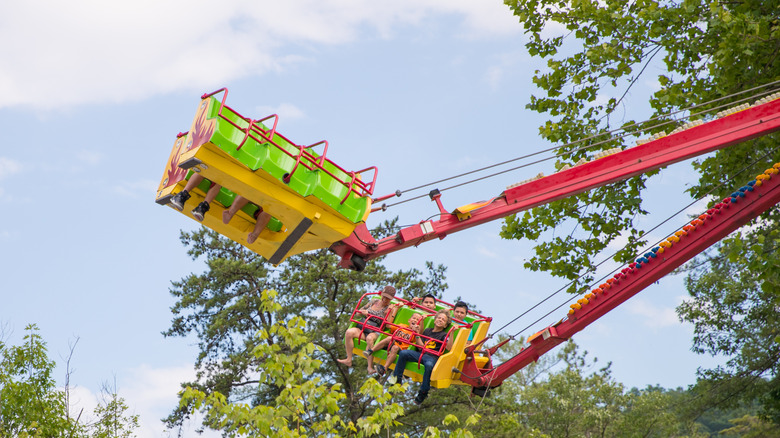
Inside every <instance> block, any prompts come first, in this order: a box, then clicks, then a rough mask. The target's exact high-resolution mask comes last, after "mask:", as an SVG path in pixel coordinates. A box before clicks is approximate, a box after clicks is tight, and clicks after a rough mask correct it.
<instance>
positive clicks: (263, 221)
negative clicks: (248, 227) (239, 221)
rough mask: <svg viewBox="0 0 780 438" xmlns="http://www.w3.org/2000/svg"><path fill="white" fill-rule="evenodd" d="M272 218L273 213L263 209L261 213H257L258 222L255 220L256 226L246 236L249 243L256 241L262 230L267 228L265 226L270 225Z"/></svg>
mask: <svg viewBox="0 0 780 438" xmlns="http://www.w3.org/2000/svg"><path fill="white" fill-rule="evenodd" d="M270 220H271V215H270V214H268V213H266V212H264V211H261V212H260V214H258V215H257V222H255V228H254V229H253V230H252V232H251V233H249V235H248V236H247V238H246V241H247V242H248V243H255V240H257V236H259V235H260V232H261V231H263V230H264V229H265V226H266V225H268V222H269V221H270Z"/></svg>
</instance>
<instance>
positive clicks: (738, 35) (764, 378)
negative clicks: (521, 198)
mask: <svg viewBox="0 0 780 438" xmlns="http://www.w3.org/2000/svg"><path fill="white" fill-rule="evenodd" d="M505 3H506V4H507V5H508V6H509V8H510V9H511V10H512V12H513V13H514V14H515V15H516V16H517V17H518V18H519V21H520V23H521V24H522V25H523V26H524V28H525V31H526V33H527V35H528V36H529V42H528V44H527V45H526V48H527V50H528V52H529V54H530V55H532V56H535V57H539V58H541V59H544V60H546V61H547V68H546V69H544V70H540V71H536V72H535V75H534V78H533V81H534V83H535V84H536V86H537V87H538V88H539V89H540V90H541V92H542V94H541V95H539V96H536V95H535V96H532V97H531V101H530V103H529V104H528V108H529V109H531V110H534V111H537V112H540V113H544V114H547V115H549V117H550V119H549V120H548V121H547V122H546V123H545V124H544V125H543V126H541V127H540V129H539V133H540V135H541V136H542V137H543V138H545V139H547V140H549V141H551V142H554V143H556V144H559V145H560V147H559V149H558V152H559V153H560V155H559V161H558V163H557V166H558V167H559V168H560V167H561V166H563V165H564V164H573V163H575V162H576V161H577V160H579V159H582V158H584V157H585V156H586V154H589V153H592V152H593V151H597V150H603V149H607V148H612V147H620V148H626V147H629V146H630V143H629V142H630V141H632V140H633V139H634V138H637V137H643V136H647V135H650V134H655V133H658V132H661V131H666V132H669V131H671V130H672V129H674V128H675V127H676V126H678V124H679V123H680V122H679V121H678V118H680V117H683V116H689V115H692V116H694V118H703V119H709V118H712V117H713V116H714V113H715V112H716V111H718V110H719V109H722V108H723V107H724V106H725V107H728V106H732V105H734V104H736V103H742V102H743V101H745V100H748V101H750V100H749V99H752V100H755V98H751V97H750V96H751V94H753V93H755V92H758V91H762V92H764V93H767V92H771V91H775V90H776V89H777V85H776V84H774V83H775V82H777V81H778V80H780V16H779V15H778V10H780V1H778V0H744V1H737V2H719V1H711V0H679V1H668V0H666V1H659V0H575V1H570V2H563V1H559V0H506V1H505ZM648 83H656V84H657V89H656V91H654V92H653V93H652V94H651V95H650V96H649V97H648V98H647V105H648V109H649V111H648V113H649V114H643V115H642V116H643V117H645V116H649V117H652V119H650V118H649V117H648V119H649V120H651V121H648V122H636V121H635V120H632V119H629V118H628V117H627V114H628V111H627V108H628V107H629V106H630V107H631V108H636V107H637V106H638V105H637V102H636V100H632V101H631V102H630V105H629V102H628V99H629V98H631V97H633V96H634V95H641V92H642V90H641V89H640V86H639V85H640V84H648ZM763 84H769V87H765V88H761V89H760V90H758V91H755V92H751V93H746V94H739V93H741V92H745V91H750V89H752V88H753V87H757V86H761V85H763ZM759 88H760V87H759ZM767 90H768V91H767ZM745 96H747V99H746V98H745ZM694 106H695V107H696V108H695V109H693V110H691V109H690V108H692V107H694ZM630 114H631V116H630V117H633V116H635V115H636V114H637V111H636V110H632V111H631V112H630ZM615 130H620V131H619V132H623V133H625V135H621V136H615V135H613V134H612V132H613V131H615ZM779 139H780V136H779V135H778V134H772V135H769V136H764V137H761V138H758V139H755V140H752V141H750V142H746V143H744V144H742V145H738V146H732V147H729V148H727V149H724V150H721V151H719V152H717V153H715V154H711V155H710V156H707V157H706V158H703V159H700V160H698V161H696V162H694V169H695V170H696V171H697V172H698V173H699V181H698V183H697V184H695V185H694V186H693V187H690V188H689V189H688V192H689V193H690V194H691V195H692V196H693V197H695V198H704V197H707V196H709V197H710V199H721V198H723V197H725V196H727V195H728V194H730V193H731V192H732V191H733V189H734V187H739V186H741V185H743V184H744V183H745V182H746V181H748V180H750V179H751V178H753V177H754V176H755V175H757V174H759V173H761V172H762V171H763V169H765V168H766V167H768V166H770V165H771V164H772V163H774V162H775V161H780V153H778V151H777V144H778V140H779ZM585 148H587V149H588V150H587V151H586V149H585ZM651 176H652V174H647V175H642V176H637V177H634V178H632V179H630V180H628V181H626V182H622V183H617V184H614V185H612V186H609V187H604V188H600V189H595V190H592V191H590V192H588V193H584V194H580V195H578V196H575V197H572V198H569V199H564V200H561V201H558V202H554V203H552V204H549V205H546V206H542V207H538V208H535V209H534V210H532V211H530V212H526V213H524V214H523V215H521V216H518V217H515V218H509V219H508V220H507V221H506V224H505V226H504V229H503V231H502V236H503V237H506V238H516V239H520V238H527V239H538V238H539V237H540V236H542V237H544V239H543V241H542V242H541V243H539V244H537V245H536V247H535V249H536V254H535V257H533V258H532V259H531V260H529V261H528V263H527V264H526V266H527V267H528V268H530V269H534V270H545V271H548V272H550V273H551V274H552V275H556V276H561V277H565V278H568V279H576V278H578V276H579V275H581V274H584V276H583V277H582V279H581V280H580V282H579V283H574V284H573V286H572V288H571V289H572V290H575V289H577V288H584V287H585V285H584V284H583V283H588V282H589V281H590V280H591V277H590V276H589V275H590V272H591V271H590V270H591V269H592V267H593V262H592V258H593V257H594V256H595V255H596V254H598V253H599V252H600V251H601V250H603V249H604V248H606V246H607V245H608V244H609V243H610V242H614V241H615V239H616V238H617V237H618V236H620V235H621V234H622V235H623V236H624V237H625V238H627V240H628V244H627V245H626V247H625V248H624V249H623V250H622V251H621V252H619V253H618V254H617V256H616V257H615V259H616V260H617V261H619V262H626V261H628V260H630V259H631V256H632V255H633V254H635V253H636V252H637V250H638V249H641V246H642V245H643V244H644V242H643V241H642V238H641V235H642V231H641V230H639V229H637V227H636V224H635V222H634V221H635V218H636V217H638V216H640V215H644V214H646V212H645V211H644V210H643V208H642V203H641V195H642V191H643V189H644V188H645V185H646V181H647V179H648V178H649V177H651ZM575 224H576V225H575ZM758 224H759V225H757V226H754V227H752V228H751V229H747V230H744V231H743V234H742V236H741V238H740V239H730V240H728V241H727V242H725V243H724V245H723V246H722V247H721V249H720V251H719V252H720V254H719V253H718V252H714V253H713V254H714V255H713V257H716V258H717V257H721V256H727V257H728V261H722V262H719V261H717V260H713V262H712V263H711V264H710V265H707V268H706V269H708V270H710V271H709V273H706V272H705V271H703V270H697V271H696V272H694V273H693V275H692V276H691V277H690V278H689V281H688V282H687V285H688V289H689V291H690V293H691V295H692V301H691V302H689V303H687V304H686V305H684V306H682V307H681V308H680V309H679V312H680V315H681V317H682V318H684V319H685V320H687V321H690V322H692V323H693V324H694V325H695V327H696V338H695V339H694V349H695V350H696V351H698V352H701V353H706V354H713V355H725V356H726V357H727V358H728V362H727V365H726V366H725V367H721V368H717V369H715V370H702V372H701V375H700V376H701V378H702V379H703V380H702V382H701V385H702V386H701V388H700V389H701V393H702V397H700V399H701V400H702V401H703V400H705V399H706V400H707V401H708V403H715V402H718V401H719V400H720V401H724V402H730V403H732V405H733V404H734V403H739V402H748V401H751V400H752V398H753V397H756V396H759V394H761V395H760V398H761V400H762V402H763V403H764V406H765V407H766V410H765V411H764V417H763V418H767V419H771V420H772V421H774V423H775V424H780V415H778V414H777V412H778V411H780V406H778V405H780V403H778V402H777V400H778V399H780V397H778V395H779V394H780V389H779V388H780V387H778V383H777V379H778V377H777V364H776V363H777V357H778V355H777V342H776V340H775V339H774V337H775V336H777V335H776V333H777V329H778V325H777V318H776V315H777V313H778V312H777V309H778V307H777V302H776V295H777V294H776V290H777V286H776V285H777V283H776V280H775V278H776V277H777V275H778V270H777V268H776V266H777V264H778V262H779V261H778V256H777V252H775V251H774V250H769V248H772V247H774V241H775V236H774V232H775V230H777V229H778V214H777V212H776V210H775V209H772V210H770V211H769V212H765V213H764V214H763V215H762V216H761V218H760V219H759V221H758ZM575 226H577V227H579V230H580V231H581V232H578V233H576V234H575V233H573V232H572V233H571V234H569V233H568V230H569V229H572V228H573V227H575ZM562 229H563V230H567V231H566V232H562V231H560V230H562ZM543 233H547V234H543ZM553 233H555V234H553ZM567 234H568V235H567ZM746 242H755V243H752V244H749V245H748V244H747V243H746ZM748 246H752V247H750V248H749V247H748ZM698 263H701V261H699V262H698ZM751 275H752V277H751ZM748 387H750V389H748ZM740 388H741V389H742V390H739V389H740ZM705 404H706V403H705Z"/></svg>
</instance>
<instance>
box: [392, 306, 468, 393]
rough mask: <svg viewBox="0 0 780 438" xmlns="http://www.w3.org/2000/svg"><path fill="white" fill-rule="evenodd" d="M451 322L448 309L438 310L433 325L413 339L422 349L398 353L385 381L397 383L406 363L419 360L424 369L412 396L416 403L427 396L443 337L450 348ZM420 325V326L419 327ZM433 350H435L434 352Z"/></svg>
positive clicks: (451, 341)
mask: <svg viewBox="0 0 780 438" xmlns="http://www.w3.org/2000/svg"><path fill="white" fill-rule="evenodd" d="M451 323H452V318H451V317H450V312H449V311H447V310H440V311H438V312H437V313H436V317H435V319H434V320H433V327H432V328H427V329H425V330H423V332H422V333H421V335H422V336H417V337H416V338H415V339H414V343H415V345H416V346H418V347H420V348H421V349H422V351H414V350H410V349H407V350H402V351H401V352H400V353H398V363H397V364H396V365H395V369H394V370H393V374H392V375H391V376H390V377H389V378H388V379H387V383H388V384H390V385H394V384H396V383H398V381H399V380H400V379H401V377H402V376H403V374H404V369H405V368H406V363H407V362H412V361H414V362H418V361H419V363H420V364H421V365H422V366H423V368H424V371H423V379H422V384H421V385H420V391H419V392H418V393H417V396H416V397H415V398H414V402H415V403H416V404H418V405H419V404H421V403H422V402H423V401H424V400H425V398H426V397H428V391H429V390H430V389H431V374H432V373H433V367H434V366H436V361H438V360H439V356H438V352H439V350H440V349H441V346H442V344H444V340H445V339H447V344H446V347H445V348H446V350H451V349H452V343H453V337H452V336H450V337H449V338H447V335H448V334H449V328H450V324H451ZM421 327H422V326H420V328H421ZM418 333H419V332H418ZM423 341H424V343H423ZM433 352H436V354H434V353H433Z"/></svg>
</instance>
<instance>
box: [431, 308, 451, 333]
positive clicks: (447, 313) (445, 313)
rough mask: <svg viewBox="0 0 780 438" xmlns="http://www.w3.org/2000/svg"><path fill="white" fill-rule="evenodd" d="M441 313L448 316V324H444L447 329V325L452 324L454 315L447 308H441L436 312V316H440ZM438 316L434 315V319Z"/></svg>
mask: <svg viewBox="0 0 780 438" xmlns="http://www.w3.org/2000/svg"><path fill="white" fill-rule="evenodd" d="M439 314H442V315H445V316H447V325H446V326H444V328H445V329H446V328H447V327H449V326H450V324H452V316H450V312H448V311H446V310H439V311H438V312H436V316H439ZM436 316H434V319H435V318H436Z"/></svg>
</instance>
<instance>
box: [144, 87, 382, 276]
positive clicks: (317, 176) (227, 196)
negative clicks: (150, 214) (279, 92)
mask: <svg viewBox="0 0 780 438" xmlns="http://www.w3.org/2000/svg"><path fill="white" fill-rule="evenodd" d="M223 91H224V95H223V98H222V101H221V102H220V101H219V100H217V99H216V98H215V97H214V95H215V94H218V93H220V92H223ZM226 98H227V89H221V90H218V91H216V92H214V93H211V94H205V95H203V96H202V100H201V102H200V104H199V106H198V110H197V113H196V115H195V119H194V120H193V123H192V126H191V128H190V130H189V131H188V132H187V133H184V134H179V136H177V139H176V142H175V143H174V146H173V149H172V151H171V155H170V157H169V159H168V166H167V167H166V171H165V173H164V174H163V178H162V181H161V182H160V186H159V189H158V191H157V198H156V202H157V203H159V204H162V205H165V204H168V203H169V202H170V200H171V198H172V197H173V195H175V194H176V193H178V192H180V191H181V190H182V189H183V187H184V185H185V184H186V180H187V179H189V177H190V176H191V175H192V172H197V173H199V174H200V175H202V176H203V177H204V178H206V180H208V181H210V182H213V183H216V184H219V185H221V186H222V188H223V189H222V191H221V192H220V195H218V197H217V200H216V202H215V203H213V204H216V207H217V208H212V209H211V210H209V212H208V213H207V214H206V215H205V217H204V220H203V224H204V225H205V226H207V227H209V228H211V229H213V230H215V231H217V232H219V233H220V234H222V235H224V236H226V237H228V238H230V239H232V240H234V241H236V242H239V243H241V244H243V245H245V246H247V247H248V248H249V249H251V250H252V251H254V252H256V253H258V254H260V255H262V256H263V257H265V258H266V259H268V260H269V261H270V262H271V263H272V264H274V265H277V264H279V263H281V262H282V261H283V260H284V259H286V258H287V257H289V256H291V255H294V254H299V253H302V252H306V251H310V250H314V249H319V248H327V247H329V246H330V245H331V244H333V243H334V242H337V241H340V240H342V239H344V238H346V237H347V236H349V235H350V234H351V233H352V231H353V230H354V229H355V227H356V226H357V225H358V224H360V223H364V222H365V220H366V218H367V217H368V214H369V213H370V211H371V197H370V195H371V194H372V192H373V188H374V184H375V183H376V176H377V170H376V167H369V168H366V169H363V170H360V171H356V172H348V171H346V170H344V169H342V168H341V167H339V166H338V165H336V164H335V163H333V162H332V161H331V160H329V159H328V158H327V157H326V153H327V147H328V144H327V142H325V141H323V142H318V143H315V144H313V145H309V146H299V145H296V144H294V143H292V142H291V141H289V140H288V139H287V138H286V137H284V136H282V135H281V134H280V133H279V132H277V131H276V125H277V122H278V118H277V116H276V115H272V116H269V117H266V118H264V119H261V120H252V119H249V118H246V117H243V116H241V115H240V114H238V113H237V112H236V111H234V110H233V109H232V108H230V107H228V106H226V105H225V99H226ZM266 122H267V123H268V124H269V125H271V126H266V124H265V123H266ZM270 122H273V123H272V124H271V123H270ZM315 147H316V148H320V147H321V148H323V150H322V152H319V153H318V152H315V151H314V149H315ZM364 174H369V175H371V174H372V180H371V181H370V182H368V183H365V182H363V180H362V175H364ZM207 189H208V185H205V186H204V187H200V188H199V190H195V191H193V193H192V196H193V198H194V199H195V200H196V201H198V202H200V201H201V200H202V198H203V197H205V191H206V190H207ZM236 194H238V195H241V196H243V197H244V198H246V199H248V200H249V201H251V202H252V203H253V204H255V205H257V206H260V207H262V208H263V209H264V211H266V212H267V213H269V214H270V215H271V216H273V218H274V219H273V220H272V221H271V223H270V224H269V226H268V227H267V228H266V229H265V230H264V231H263V232H262V233H261V234H260V236H259V238H258V239H257V240H256V241H255V242H254V243H252V244H250V243H248V242H247V240H246V235H247V233H248V230H251V229H252V228H253V227H254V223H255V219H254V218H253V217H252V216H251V213H249V212H248V211H247V210H244V212H243V213H239V214H238V215H237V216H236V217H234V218H233V220H231V221H230V223H229V224H224V223H222V211H224V209H225V208H228V207H229V206H230V204H231V203H232V200H233V199H235V195H236ZM220 207H221V208H220ZM250 208H256V207H250ZM184 213H185V214H186V215H188V216H191V214H189V213H188V212H187V211H186V209H185V211H184Z"/></svg>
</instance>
